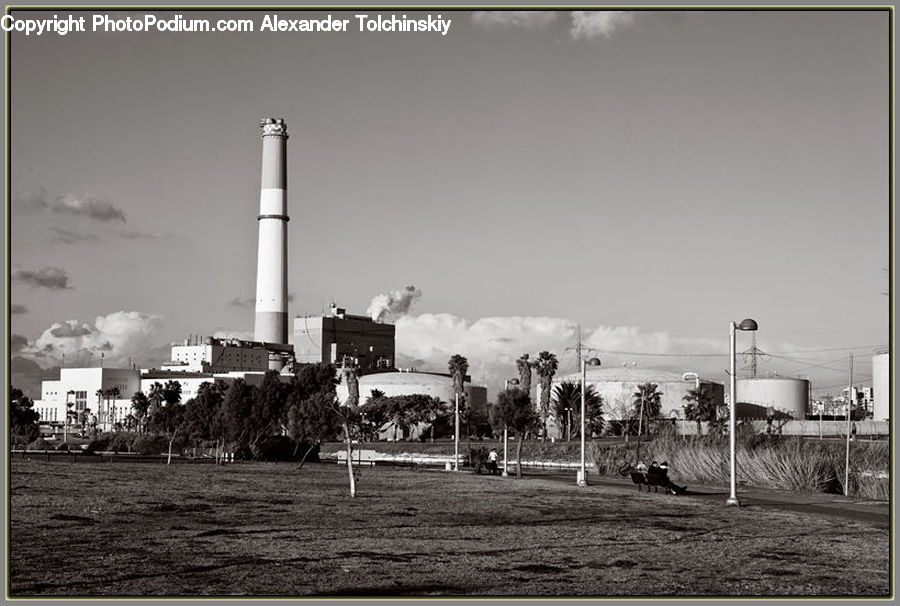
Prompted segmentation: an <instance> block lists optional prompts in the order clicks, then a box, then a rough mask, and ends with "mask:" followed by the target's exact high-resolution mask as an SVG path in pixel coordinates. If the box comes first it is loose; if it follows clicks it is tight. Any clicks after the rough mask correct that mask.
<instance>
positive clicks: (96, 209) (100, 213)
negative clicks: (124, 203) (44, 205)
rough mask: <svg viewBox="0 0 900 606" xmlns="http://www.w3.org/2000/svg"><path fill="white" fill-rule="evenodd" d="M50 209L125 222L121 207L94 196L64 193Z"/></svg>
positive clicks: (57, 211) (97, 219)
mask: <svg viewBox="0 0 900 606" xmlns="http://www.w3.org/2000/svg"><path fill="white" fill-rule="evenodd" d="M50 210H51V212H54V213H60V214H66V215H73V216H76V217H87V218H88V219H93V220H95V221H103V222H106V221H121V222H122V223H124V222H125V212H124V211H123V210H122V209H121V208H118V207H116V206H113V205H112V204H110V203H109V202H107V201H105V200H100V199H98V198H94V197H92V196H76V195H75V194H64V195H62V196H59V197H57V198H56V200H54V201H53V203H52V204H51V205H50Z"/></svg>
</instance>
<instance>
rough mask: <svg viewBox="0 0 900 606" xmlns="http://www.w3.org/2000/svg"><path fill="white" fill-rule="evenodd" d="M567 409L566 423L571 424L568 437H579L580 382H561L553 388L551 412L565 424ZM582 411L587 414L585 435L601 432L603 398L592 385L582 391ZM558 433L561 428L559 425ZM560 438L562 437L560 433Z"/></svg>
mask: <svg viewBox="0 0 900 606" xmlns="http://www.w3.org/2000/svg"><path fill="white" fill-rule="evenodd" d="M567 408H568V409H569V415H570V417H569V418H568V421H569V422H570V423H571V427H570V431H569V435H570V436H571V434H574V435H575V436H580V435H581V382H580V381H579V382H577V383H575V382H573V381H563V382H562V383H560V384H559V385H557V386H556V387H555V388H553V411H554V414H555V416H556V418H557V419H558V420H562V423H565V422H566V420H567V419H566V409H567ZM584 409H585V412H586V414H587V418H586V420H585V427H586V429H587V435H588V436H592V435H594V434H599V433H601V432H602V431H603V424H604V421H603V397H602V396H601V395H600V394H598V393H597V391H596V390H595V389H594V386H593V385H588V386H587V388H586V389H585V390H584ZM557 424H558V425H560V432H562V429H563V426H562V424H560V423H557ZM560 437H564V436H563V434H562V433H561V435H560Z"/></svg>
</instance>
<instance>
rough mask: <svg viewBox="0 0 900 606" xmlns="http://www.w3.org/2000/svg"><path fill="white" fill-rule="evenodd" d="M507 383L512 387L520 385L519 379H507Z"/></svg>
mask: <svg viewBox="0 0 900 606" xmlns="http://www.w3.org/2000/svg"><path fill="white" fill-rule="evenodd" d="M506 382H507V383H509V384H510V385H518V384H519V380H518V379H507V380H506Z"/></svg>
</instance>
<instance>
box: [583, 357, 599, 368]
mask: <svg viewBox="0 0 900 606" xmlns="http://www.w3.org/2000/svg"><path fill="white" fill-rule="evenodd" d="M584 364H585V366H600V358H591V359H590V360H585V361H584Z"/></svg>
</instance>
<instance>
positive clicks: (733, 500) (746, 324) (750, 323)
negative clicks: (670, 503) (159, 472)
mask: <svg viewBox="0 0 900 606" xmlns="http://www.w3.org/2000/svg"><path fill="white" fill-rule="evenodd" d="M758 328H759V326H757V324H756V320H751V319H750V318H747V319H745V320H744V321H742V322H741V323H740V324H735V323H734V322H733V321H732V322H729V323H728V332H729V336H730V337H731V403H730V406H729V407H728V408H729V409H730V410H729V412H730V415H729V423H728V442H729V447H730V454H731V494H730V496H729V497H728V499H727V500H726V501H725V505H733V506H737V507H740V505H741V503H740V501H738V499H737V495H736V494H735V491H734V489H735V481H734V480H735V470H734V434H735V420H734V419H735V411H736V410H737V403H738V400H737V393H736V389H737V378H736V376H735V364H736V362H735V355H736V354H735V330H746V331H754V330H757V329H758Z"/></svg>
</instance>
